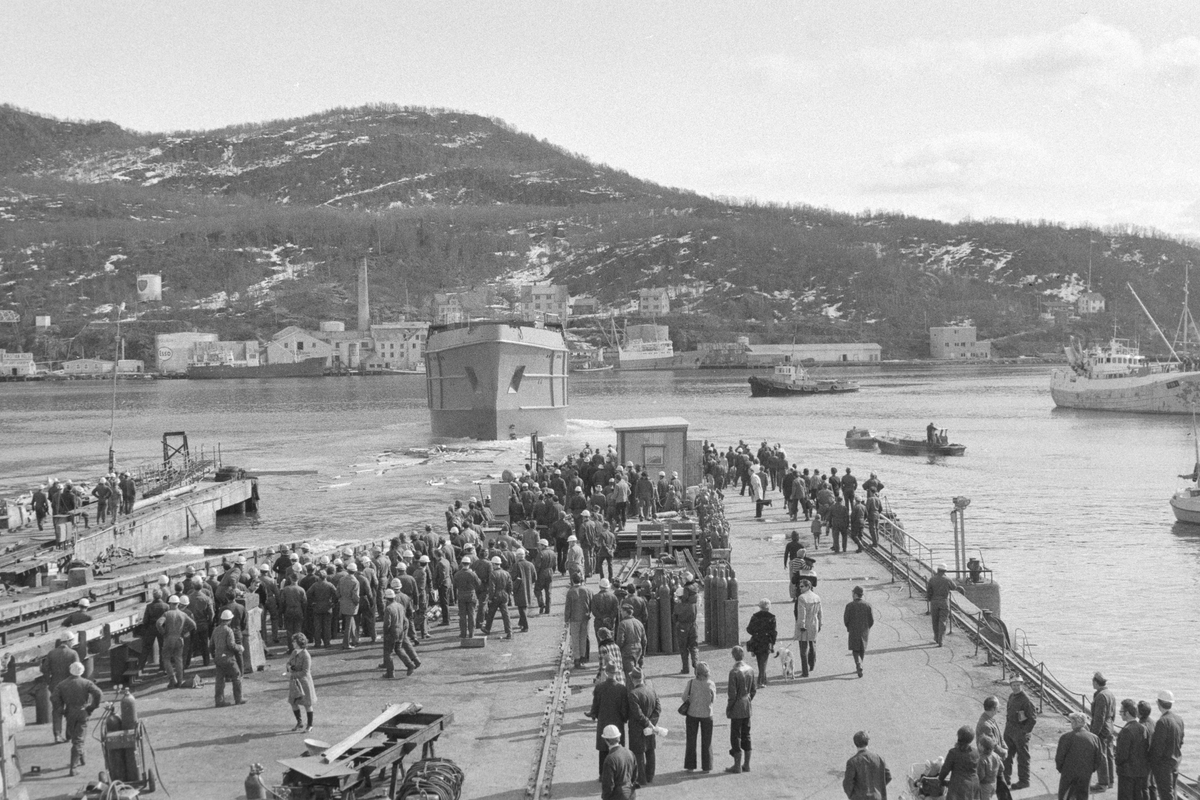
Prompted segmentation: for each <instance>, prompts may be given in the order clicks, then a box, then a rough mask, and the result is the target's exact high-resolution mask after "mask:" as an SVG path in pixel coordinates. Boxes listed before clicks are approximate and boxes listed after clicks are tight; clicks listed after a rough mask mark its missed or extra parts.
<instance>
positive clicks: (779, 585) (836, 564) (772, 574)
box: [18, 493, 1115, 800]
mask: <svg viewBox="0 0 1200 800" xmlns="http://www.w3.org/2000/svg"><path fill="white" fill-rule="evenodd" d="M776 502H777V503H778V502H779V501H778V500H776ZM765 513H766V514H767V515H768V517H767V519H766V520H765V521H763V522H756V521H754V519H753V503H752V502H750V501H749V500H748V499H746V498H741V497H738V496H737V495H736V494H735V493H727V501H726V514H727V516H728V518H729V520H730V523H731V528H732V533H731V538H732V540H733V546H734V549H733V563H734V566H735V568H736V570H737V576H738V582H739V587H740V595H741V597H740V613H739V622H740V624H741V626H742V628H743V629H744V628H745V625H746V624H747V622H748V620H749V617H750V615H751V614H752V613H753V612H754V611H755V610H756V604H757V602H758V600H759V599H760V598H761V597H768V598H770V599H771V600H772V602H773V604H774V605H773V611H774V612H775V613H776V616H777V618H778V624H779V629H780V632H781V634H782V635H783V636H787V635H789V634H790V633H791V631H792V618H791V613H790V602H789V600H788V588H787V582H786V575H785V572H784V568H783V564H782V553H783V546H784V539H785V538H786V536H787V534H788V533H789V532H790V531H791V530H793V529H796V530H799V531H800V532H801V534H802V540H803V541H805V542H808V543H810V544H811V537H810V535H809V534H808V532H807V526H806V525H803V524H795V523H791V522H789V521H788V520H787V519H786V515H785V514H783V513H782V509H781V508H780V507H779V506H778V505H777V506H775V507H772V508H768V509H767V510H766V512H765ZM823 544H824V548H823V549H822V551H819V552H817V553H815V555H816V557H817V558H818V562H817V567H816V569H817V575H818V576H819V578H820V584H819V586H818V587H817V591H818V593H819V594H820V595H821V597H822V600H823V605H824V628H823V630H822V633H821V635H820V638H819V641H818V643H817V666H816V671H815V674H814V675H813V676H812V677H810V678H808V679H799V678H797V679H796V680H795V681H794V682H786V681H784V680H782V678H781V677H780V675H779V668H778V661H775V660H772V661H771V662H770V666H769V674H768V677H769V680H770V682H771V685H770V686H768V687H767V688H765V689H763V690H761V691H760V693H759V695H758V698H757V699H756V701H755V705H754V718H753V738H754V751H753V753H754V755H753V760H752V772H750V773H746V774H742V775H730V774H727V773H725V772H724V771H723V770H724V768H725V767H726V766H728V765H729V764H730V763H731V760H730V758H729V756H728V754H727V750H728V732H729V727H728V721H727V720H725V719H724V716H723V704H722V702H721V697H723V694H722V693H723V692H724V689H725V681H724V679H725V675H726V674H727V672H728V669H729V666H730V664H731V661H730V658H729V654H728V650H727V649H726V648H719V649H718V648H711V647H707V646H703V647H702V648H701V658H703V659H704V660H706V661H707V662H708V663H709V664H710V666H711V667H712V670H713V677H714V679H715V680H716V681H717V685H718V694H719V698H718V703H717V714H716V717H715V726H714V727H715V730H714V734H713V758H714V771H713V772H712V773H710V774H705V773H701V772H695V773H687V772H684V771H683V769H682V766H683V742H684V737H683V718H682V717H680V716H679V715H678V714H677V713H676V710H675V709H676V708H677V706H678V704H679V695H680V693H681V691H682V689H683V686H684V682H685V681H686V679H687V678H686V676H682V675H680V674H679V666H680V662H679V657H678V656H677V655H661V656H651V657H648V658H647V660H646V672H647V675H648V677H649V679H650V681H651V682H652V683H653V685H654V686H655V688H656V689H657V691H658V692H659V695H660V698H661V701H662V708H663V713H662V719H661V721H660V724H661V725H663V726H664V727H666V728H668V729H669V731H670V734H669V735H668V736H667V737H666V738H665V739H664V740H663V741H662V742H660V744H659V748H658V774H657V777H656V778H655V781H654V783H653V784H652V785H650V786H648V787H646V788H644V789H642V790H640V791H639V797H642V798H663V800H675V798H687V799H688V800H694V798H697V797H719V796H723V795H731V794H734V793H737V794H739V795H745V796H750V797H764V798H765V797H789V798H790V797H802V798H840V797H843V796H844V795H843V794H842V790H841V778H842V772H843V768H844V765H845V761H846V759H847V758H849V757H850V755H852V754H853V752H854V746H853V744H852V743H851V741H850V737H851V735H852V734H853V733H854V732H855V731H856V730H859V729H866V730H868V731H869V732H870V733H871V735H872V742H871V746H872V749H874V750H876V751H877V752H878V753H879V754H880V755H882V756H883V758H884V759H885V760H886V761H887V763H888V765H889V767H890V768H891V771H892V774H893V781H892V785H891V787H889V788H890V791H891V796H892V797H899V796H901V792H902V791H903V789H904V788H905V775H906V773H907V771H908V768H909V767H910V765H912V764H914V763H918V762H923V761H925V760H926V759H930V758H935V757H938V756H942V755H945V753H946V751H947V750H948V749H949V748H950V747H951V745H952V744H953V742H954V733H955V730H956V729H957V728H958V727H959V726H960V725H964V724H970V725H972V726H973V725H974V724H975V721H976V720H977V719H978V717H979V714H980V712H981V706H982V700H983V698H984V697H986V696H987V695H988V694H996V695H997V696H999V697H1000V698H1001V700H1002V701H1003V699H1004V698H1005V697H1006V696H1007V695H1008V688H1007V686H1006V685H1004V684H1002V683H998V680H999V678H1000V669H999V667H988V666H985V665H984V664H983V663H982V662H983V660H984V659H983V656H982V654H981V655H980V656H976V651H975V646H974V645H973V644H972V643H970V642H969V641H967V640H966V638H965V637H964V636H963V635H962V634H961V633H959V632H957V631H956V632H955V633H953V634H951V635H949V636H948V637H947V640H946V642H947V644H946V646H945V647H943V648H937V647H935V646H934V645H933V641H932V633H931V629H930V619H929V617H928V616H927V615H926V604H925V601H924V600H923V599H922V598H921V597H920V596H919V595H918V596H910V592H909V589H908V587H907V585H906V584H904V583H901V582H895V583H893V582H891V580H890V576H889V574H888V571H887V569H886V568H884V567H883V566H882V565H880V564H879V563H878V562H876V561H874V560H873V559H871V558H870V557H869V556H867V555H866V554H861V555H856V554H853V553H851V554H848V555H835V554H833V553H831V552H829V550H828V546H829V542H828V539H827V538H826V540H825V541H824V542H823ZM999 577H1000V578H1001V579H1002V578H1003V576H999ZM856 584H858V585H862V586H863V587H864V588H865V589H866V597H867V600H868V601H869V602H871V604H872V605H873V606H874V609H875V617H876V624H875V627H874V629H873V631H872V636H871V643H870V650H869V651H868V655H867V661H866V675H865V677H864V678H862V679H859V678H857V677H856V676H855V674H854V668H853V662H852V660H851V658H850V655H849V653H848V651H847V650H846V647H845V645H846V634H845V630H844V628H843V627H842V623H841V613H842V608H843V606H844V604H845V603H846V602H848V600H849V598H850V589H851V587H852V586H854V585H856ZM588 585H589V587H591V588H593V589H594V588H595V585H596V579H595V578H594V577H593V578H592V579H591V580H589V582H588ZM565 590H566V583H565V581H564V580H563V579H559V578H556V580H555V584H554V596H553V612H552V614H551V615H549V616H541V617H539V616H537V615H534V616H532V617H531V618H530V623H531V630H530V632H529V633H525V634H522V633H515V634H514V639H512V640H502V639H500V638H499V637H498V635H497V634H498V632H499V631H500V630H501V626H500V624H499V622H497V624H496V626H495V627H494V628H493V636H492V638H491V639H490V640H489V641H488V643H487V646H486V647H485V648H483V649H460V648H459V646H458V641H459V640H458V626H457V621H456V613H455V612H452V618H454V619H452V621H453V622H454V624H453V625H452V626H451V627H448V628H443V627H432V628H431V632H432V638H430V639H429V640H428V641H427V642H426V643H425V644H423V645H422V646H421V647H420V648H419V654H420V657H421V659H422V661H423V665H422V667H421V668H420V669H419V670H418V671H417V672H416V673H415V674H414V675H413V676H411V677H403V671H402V670H401V671H400V672H399V674H400V675H401V677H399V678H397V679H396V680H394V681H386V680H382V679H381V678H380V675H381V674H382V672H381V670H379V669H377V668H376V667H377V665H378V664H379V663H380V661H381V651H382V647H381V645H378V644H377V645H374V646H372V645H370V644H365V645H363V646H360V647H359V648H358V649H356V650H350V651H343V650H341V649H340V647H339V646H338V645H335V646H334V647H333V648H330V649H328V650H317V651H314V656H315V657H314V668H313V671H314V677H315V680H316V687H317V694H318V697H319V699H318V702H317V706H316V723H315V727H314V730H313V732H312V733H311V734H307V736H308V737H311V738H316V739H320V740H322V741H324V742H328V743H333V742H336V741H338V740H339V739H340V738H342V737H343V736H346V735H348V734H350V733H351V732H353V731H354V730H356V729H357V728H358V727H359V726H360V725H361V724H363V723H364V722H365V721H367V720H369V719H370V718H372V717H373V716H374V715H375V714H376V713H378V712H379V710H380V709H381V708H382V707H383V706H384V705H385V704H387V703H389V702H406V701H414V702H418V703H421V704H423V705H424V707H425V709H426V710H427V711H429V712H434V713H437V712H440V711H453V712H454V715H455V722H454V725H453V726H452V727H451V728H450V729H449V730H448V731H447V732H446V733H445V734H444V735H443V736H442V738H441V739H440V740H439V742H438V744H437V754H438V755H439V756H441V757H446V758H450V759H453V760H454V761H455V762H457V763H458V764H459V766H460V767H462V768H463V769H464V770H465V772H466V775H467V780H466V784H465V786H464V791H463V795H462V796H463V797H464V798H469V799H471V800H509V799H510V798H511V799H512V800H516V798H522V797H525V796H526V787H527V785H528V784H529V782H530V778H531V774H532V770H533V769H534V767H535V760H536V758H537V756H538V753H539V752H540V751H541V747H542V742H543V736H542V730H541V724H542V720H543V715H544V713H545V711H546V707H547V703H548V701H549V699H550V690H551V688H552V686H553V684H554V679H555V674H556V666H557V664H558V654H559V651H560V642H561V637H562V630H563V625H562V608H563V597H564V595H565ZM513 619H514V625H515V620H516V615H515V613H514V614H513ZM743 638H745V637H743ZM782 643H786V642H785V641H783V642H782ZM271 650H272V652H273V654H274V655H273V657H272V658H271V659H270V660H269V661H268V666H267V668H266V670H264V671H261V672H258V673H256V674H254V675H253V676H252V677H250V678H248V679H247V680H246V681H245V682H244V686H245V697H246V698H247V699H248V701H249V702H248V704H247V705H244V706H231V707H227V708H221V709H217V708H214V707H213V692H212V682H211V674H212V671H211V669H199V668H196V667H194V668H193V669H192V670H191V671H190V672H191V673H199V674H201V675H202V676H204V680H205V685H204V686H203V687H202V688H199V689H177V690H167V689H165V688H164V687H165V682H164V680H163V679H158V680H157V681H155V682H154V683H153V684H149V685H146V686H143V687H139V690H138V698H139V700H138V702H139V710H140V713H141V716H142V719H143V720H144V722H145V724H146V727H147V729H148V731H149V736H150V740H151V743H152V744H153V747H154V750H155V752H156V753H157V763H158V767H159V771H160V774H161V777H162V780H163V783H164V785H165V786H166V788H167V789H169V790H170V793H171V796H172V797H175V798H183V799H184V800H186V799H187V798H197V799H198V800H205V799H208V798H235V797H241V796H242V795H243V791H244V790H243V783H242V782H243V780H244V779H245V777H246V774H247V772H248V771H249V766H250V764H251V763H254V762H258V763H262V764H263V765H264V766H265V767H266V770H265V773H264V777H265V778H267V779H268V780H267V782H268V784H269V785H270V784H271V783H272V782H275V783H277V782H278V779H279V776H280V773H281V770H280V768H279V766H278V765H277V764H276V763H275V762H276V761H277V760H278V759H281V758H288V757H293V756H296V755H299V754H300V753H301V752H302V751H303V749H304V747H303V740H304V738H305V737H306V735H305V734H299V733H290V732H289V731H290V728H291V726H292V724H293V723H294V720H293V718H292V716H291V713H290V710H289V708H288V706H287V703H286V696H287V683H286V680H285V679H284V678H283V677H282V676H281V674H280V673H281V671H282V668H283V658H282V657H281V656H280V653H282V650H283V648H281V647H273V648H271ZM594 663H595V661H594V660H593V662H592V665H594ZM593 674H594V673H593V672H592V670H591V669H586V670H582V671H579V672H577V673H575V674H572V675H571V677H570V686H569V689H570V696H569V698H568V705H567V711H566V715H565V718H564V721H563V726H562V736H561V740H560V742H559V746H558V750H557V758H556V760H555V764H554V775H553V785H552V790H551V796H552V797H554V798H560V799H563V800H565V799H566V798H585V797H598V796H599V783H598V781H597V780H596V763H597V762H596V751H595V744H594V736H595V724H594V723H593V722H592V721H590V720H588V719H586V718H584V717H583V712H584V711H585V710H587V709H588V708H589V707H590V704H591V685H592V676H593ZM111 697H112V695H111V693H107V694H106V699H111ZM1035 699H1036V698H1035ZM26 715H27V717H28V718H29V720H30V721H31V722H32V709H27V710H26ZM98 717H99V715H98V714H97V715H94V717H93V720H96V719H98ZM93 724H94V722H93ZM1067 727H1068V726H1067V724H1066V722H1065V720H1064V719H1062V718H1061V717H1060V716H1058V715H1057V714H1055V713H1054V712H1053V711H1051V710H1050V709H1049V708H1048V707H1047V710H1046V715H1045V716H1043V717H1042V718H1041V719H1040V720H1039V723H1038V726H1037V729H1036V730H1035V732H1034V742H1033V747H1032V750H1033V786H1032V787H1031V788H1030V789H1027V790H1024V791H1021V792H1018V793H1017V794H1016V796H1017V797H1019V798H1023V799H1024V798H1046V797H1053V796H1055V787H1056V786H1057V774H1056V773H1055V771H1054V765H1053V747H1054V744H1055V743H1056V741H1057V738H1058V735H1059V734H1060V733H1062V732H1064V731H1065V730H1066V729H1067ZM18 741H19V743H20V759H21V766H22V769H23V772H24V773H25V777H24V779H23V781H24V782H23V787H24V788H25V789H26V790H27V792H28V796H29V797H30V798H50V797H66V796H68V794H69V793H70V792H73V791H77V790H78V789H79V788H80V787H81V786H82V785H83V783H84V781H85V777H90V778H95V773H96V772H97V771H99V770H100V769H102V768H103V758H102V756H101V753H100V751H99V745H98V744H97V743H96V741H95V740H94V739H93V738H92V737H91V734H89V740H88V745H87V758H88V766H87V768H85V769H86V772H85V773H81V776H80V777H76V778H68V777H67V776H66V762H67V757H68V746H67V745H65V744H60V745H54V744H52V743H51V731H50V726H49V725H42V726H34V725H30V726H29V727H27V728H26V729H25V730H24V731H21V732H20V733H19V734H18ZM406 763H411V762H406ZM35 765H37V766H40V767H41V772H40V774H37V775H31V774H30V768H31V767H32V766H35ZM160 792H161V789H160ZM1114 796H1115V795H1114Z"/></svg>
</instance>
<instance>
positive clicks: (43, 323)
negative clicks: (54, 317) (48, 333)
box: [33, 314, 50, 328]
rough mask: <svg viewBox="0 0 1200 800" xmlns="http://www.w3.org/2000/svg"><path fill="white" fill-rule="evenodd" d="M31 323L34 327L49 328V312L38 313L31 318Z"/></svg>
mask: <svg viewBox="0 0 1200 800" xmlns="http://www.w3.org/2000/svg"><path fill="white" fill-rule="evenodd" d="M33 325H34V327H36V328H49V327H50V315H49V314H38V315H37V316H36V317H34V318H33Z"/></svg>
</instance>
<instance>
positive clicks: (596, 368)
mask: <svg viewBox="0 0 1200 800" xmlns="http://www.w3.org/2000/svg"><path fill="white" fill-rule="evenodd" d="M612 368H613V365H612V364H603V363H600V364H595V363H593V362H591V361H585V362H584V364H583V366H580V367H572V368H571V371H572V372H608V371H609V370H610V369H612Z"/></svg>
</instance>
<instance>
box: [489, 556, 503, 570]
mask: <svg viewBox="0 0 1200 800" xmlns="http://www.w3.org/2000/svg"><path fill="white" fill-rule="evenodd" d="M492 563H493V564H495V565H496V566H497V567H498V566H500V564H501V563H503V562H501V561H500V556H492Z"/></svg>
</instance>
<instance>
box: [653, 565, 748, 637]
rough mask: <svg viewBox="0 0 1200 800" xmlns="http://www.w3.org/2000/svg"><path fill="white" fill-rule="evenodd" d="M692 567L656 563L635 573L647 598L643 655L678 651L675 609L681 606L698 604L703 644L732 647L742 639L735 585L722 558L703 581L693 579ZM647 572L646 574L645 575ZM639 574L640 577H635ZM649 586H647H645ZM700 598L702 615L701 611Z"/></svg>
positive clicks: (710, 568) (732, 571)
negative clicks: (702, 630)
mask: <svg viewBox="0 0 1200 800" xmlns="http://www.w3.org/2000/svg"><path fill="white" fill-rule="evenodd" d="M694 570H696V567H695V566H694V565H693V564H684V565H679V566H675V565H667V564H662V563H658V564H655V565H654V566H653V567H652V568H650V569H649V570H634V573H635V577H634V580H635V581H636V580H638V579H639V578H640V581H641V583H642V585H641V586H640V587H639V589H640V590H641V592H642V593H643V594H644V596H645V597H646V654H647V655H663V654H674V653H678V652H679V650H680V643H679V634H678V629H677V628H676V626H675V624H674V618H675V609H676V607H677V606H678V605H679V604H680V603H693V604H696V605H697V609H696V612H697V613H696V615H695V619H696V623H697V625H699V624H700V623H701V622H703V625H704V643H705V644H710V645H714V646H717V647H732V646H733V645H735V644H737V643H738V641H739V640H740V639H741V624H740V622H739V621H738V582H737V577H736V575H735V573H734V569H733V567H732V565H730V563H729V562H728V561H726V560H724V559H714V560H713V561H712V562H711V563H710V564H709V566H708V569H707V571H706V572H705V574H704V577H703V578H699V579H697V578H695V577H694V575H695V572H694ZM647 572H648V573H649V575H647ZM638 573H640V575H638ZM647 584H648V585H647ZM700 596H703V603H704V606H703V613H702V614H701V613H699V612H700V608H699V603H700V602H701V600H700Z"/></svg>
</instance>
